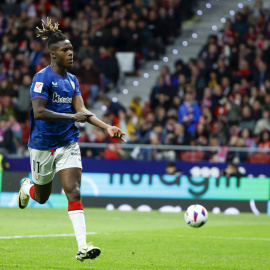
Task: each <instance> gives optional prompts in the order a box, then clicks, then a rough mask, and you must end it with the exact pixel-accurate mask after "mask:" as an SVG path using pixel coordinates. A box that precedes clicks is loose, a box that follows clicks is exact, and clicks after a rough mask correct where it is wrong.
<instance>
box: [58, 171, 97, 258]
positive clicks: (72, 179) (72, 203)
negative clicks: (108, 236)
mask: <svg viewBox="0 0 270 270" xmlns="http://www.w3.org/2000/svg"><path fill="white" fill-rule="evenodd" d="M58 175H59V177H60V179H61V182H62V186H63V189H64V191H65V194H66V196H67V199H68V214H69V217H70V220H71V222H72V225H73V228H74V232H75V236H76V240H77V243H78V249H79V250H78V252H77V254H76V259H77V260H80V261H83V260H84V259H95V258H96V257H98V256H99V254H100V249H99V248H98V247H94V246H93V245H92V244H91V243H90V244H86V225H85V217H84V211H83V205H82V202H81V194H80V186H81V168H66V169H63V170H60V171H58Z"/></svg>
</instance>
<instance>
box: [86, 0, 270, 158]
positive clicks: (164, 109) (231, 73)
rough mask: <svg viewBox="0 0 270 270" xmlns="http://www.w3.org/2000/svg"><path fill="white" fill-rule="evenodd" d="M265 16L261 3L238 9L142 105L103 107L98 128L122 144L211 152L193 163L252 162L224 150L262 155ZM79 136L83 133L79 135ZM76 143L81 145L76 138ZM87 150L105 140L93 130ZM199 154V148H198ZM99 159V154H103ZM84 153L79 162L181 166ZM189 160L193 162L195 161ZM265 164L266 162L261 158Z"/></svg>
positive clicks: (267, 129)
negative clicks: (120, 133)
mask: <svg viewBox="0 0 270 270" xmlns="http://www.w3.org/2000/svg"><path fill="white" fill-rule="evenodd" d="M269 63H270V10H269V8H268V7H264V5H263V2H262V1H256V3H255V6H254V7H249V6H244V7H243V9H242V10H241V11H238V12H236V14H235V16H234V19H227V20H226V22H225V23H224V28H223V29H222V30H221V31H219V32H218V34H217V35H211V36H209V37H208V40H207V42H206V44H205V45H204V46H203V47H202V49H201V51H200V52H199V54H198V55H197V57H196V58H192V59H190V60H189V61H188V62H187V63H184V62H183V61H182V60H181V59H179V60H177V61H176V62H175V69H174V70H170V69H169V67H168V66H163V67H161V68H160V74H159V76H158V77H157V80H156V83H155V85H154V86H153V88H152V91H151V94H150V96H149V102H147V103H146V104H141V99H140V97H134V98H133V99H132V101H131V103H130V106H129V107H127V108H124V106H122V105H121V104H119V103H117V102H112V101H110V100H109V99H104V104H105V105H106V106H107V108H108V113H107V114H106V115H105V116H104V119H103V120H104V121H106V122H108V123H114V124H118V125H119V126H120V127H121V128H122V129H123V130H126V133H127V137H128V139H129V141H128V143H130V144H134V143H138V144H153V145H159V144H165V145H193V146H198V147H200V146H214V147H218V149H217V150H213V151H199V152H198V153H197V154H198V157H197V158H195V160H196V159H197V160H200V159H206V160H210V161H213V162H225V161H229V162H239V161H246V160H249V157H250V156H251V155H252V154H254V153H253V151H252V150H250V151H249V152H241V151H230V147H240V148H252V147H259V148H261V149H264V150H265V152H268V153H269V152H270V117H269V116H270V69H269ZM82 129H83V128H82ZM82 140H83V138H82ZM87 140H89V141H93V142H106V143H109V139H108V138H107V137H106V134H104V133H103V132H102V131H100V130H97V129H95V130H94V134H93V135H92V137H90V138H87ZM198 149H199V148H198ZM106 151H107V152H106ZM106 151H105V152H99V150H97V149H94V148H93V149H88V150H86V152H85V153H84V154H85V155H87V156H96V157H106V158H139V159H144V158H151V159H157V160H158V159H167V160H168V159H172V160H173V159H175V158H176V159H178V158H181V159H184V160H189V159H190V157H188V156H187V155H185V154H187V153H186V152H182V151H181V152H180V151H172V150H171V151H162V150H158V149H140V148H138V147H135V148H134V149H132V151H131V150H130V151H124V149H117V148H116V147H115V146H110V147H109V148H108V149H106ZM197 154H196V155H197ZM268 158H269V156H268Z"/></svg>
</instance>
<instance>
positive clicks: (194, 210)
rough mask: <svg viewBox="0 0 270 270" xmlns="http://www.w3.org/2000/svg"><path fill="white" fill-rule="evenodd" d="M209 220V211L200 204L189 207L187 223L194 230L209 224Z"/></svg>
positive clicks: (186, 216)
mask: <svg viewBox="0 0 270 270" xmlns="http://www.w3.org/2000/svg"><path fill="white" fill-rule="evenodd" d="M207 219H208V212H207V210H206V209H205V208H204V207H203V206H201V205H199V204H194V205H191V206H189V207H188V209H187V211H186V213H185V221H186V223H187V225H189V226H191V227H193V228H199V227H202V226H203V225H204V224H205V223H206V222H207Z"/></svg>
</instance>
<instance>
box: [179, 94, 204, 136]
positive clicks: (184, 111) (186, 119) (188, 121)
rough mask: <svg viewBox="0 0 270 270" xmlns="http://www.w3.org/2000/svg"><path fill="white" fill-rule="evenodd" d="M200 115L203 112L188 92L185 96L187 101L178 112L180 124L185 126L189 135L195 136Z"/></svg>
mask: <svg viewBox="0 0 270 270" xmlns="http://www.w3.org/2000/svg"><path fill="white" fill-rule="evenodd" d="M200 115H201V110H200V108H199V106H198V105H197V104H196V103H195V102H194V99H193V94H192V93H189V92H187V93H186V94H185V101H184V103H183V104H182V105H180V107H179V110H178V122H179V123H181V124H183V125H185V129H186V132H187V133H190V134H194V132H195V130H196V124H197V123H198V121H199V119H200Z"/></svg>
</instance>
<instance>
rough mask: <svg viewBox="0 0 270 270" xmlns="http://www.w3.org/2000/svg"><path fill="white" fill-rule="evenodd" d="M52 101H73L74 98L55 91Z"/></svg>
mask: <svg viewBox="0 0 270 270" xmlns="http://www.w3.org/2000/svg"><path fill="white" fill-rule="evenodd" d="M52 101H53V102H56V103H71V102H72V98H70V97H60V95H58V94H57V93H56V92H54V93H53V97H52Z"/></svg>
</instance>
